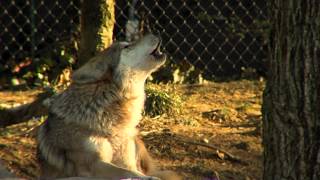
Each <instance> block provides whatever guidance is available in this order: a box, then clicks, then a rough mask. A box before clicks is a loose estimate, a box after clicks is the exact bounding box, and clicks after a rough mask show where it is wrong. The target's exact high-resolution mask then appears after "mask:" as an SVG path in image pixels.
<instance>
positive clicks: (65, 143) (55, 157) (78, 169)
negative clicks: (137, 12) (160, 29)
mask: <svg viewBox="0 0 320 180" xmlns="http://www.w3.org/2000/svg"><path fill="white" fill-rule="evenodd" d="M159 45H160V40H159V39H158V38H157V37H156V36H153V35H147V36H145V37H144V38H142V39H141V40H140V41H138V42H137V43H135V44H133V45H129V46H128V44H126V43H115V44H113V45H112V46H111V47H110V48H108V49H107V50H106V51H104V52H102V53H100V54H99V55H97V56H95V57H94V58H92V59H91V60H90V61H89V62H88V63H87V64H85V65H84V66H83V67H81V68H80V69H79V70H77V71H75V73H74V74H73V82H72V84H71V85H70V87H69V88H68V89H66V90H65V91H64V92H62V93H60V94H59V95H57V96H56V97H55V98H54V99H53V100H52V101H51V102H50V105H49V115H48V119H47V120H46V122H44V124H43V125H42V126H41V127H40V129H39V132H38V157H39V161H40V165H41V168H42V173H41V178H43V179H46V178H58V177H72V176H82V177H104V178H108V179H120V178H121V177H123V178H124V177H137V176H139V177H141V178H145V179H146V178H148V177H146V176H145V175H156V176H158V177H161V178H163V179H175V178H174V175H173V174H172V176H171V175H170V174H171V173H168V172H163V173H161V172H156V171H155V169H154V168H153V165H152V162H151V158H150V157H149V155H148V153H147V151H146V149H145V147H144V144H143V143H142V142H141V141H140V140H139V139H137V137H136V136H137V132H138V131H137V129H136V126H137V125H138V123H139V120H140V118H141V111H142V109H143V105H144V99H145V94H144V82H145V79H146V78H147V76H148V75H149V74H150V73H151V72H153V71H154V70H156V69H157V68H158V67H160V66H161V65H162V64H163V63H164V61H165V55H164V54H162V53H161V52H160V51H159ZM170 176H171V177H172V178H170Z"/></svg>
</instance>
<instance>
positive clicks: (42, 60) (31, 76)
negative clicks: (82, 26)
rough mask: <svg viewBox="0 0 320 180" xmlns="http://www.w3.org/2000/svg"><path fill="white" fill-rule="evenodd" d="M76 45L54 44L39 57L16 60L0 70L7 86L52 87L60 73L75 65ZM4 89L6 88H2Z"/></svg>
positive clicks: (67, 43) (73, 43) (72, 43)
mask: <svg viewBox="0 0 320 180" xmlns="http://www.w3.org/2000/svg"><path fill="white" fill-rule="evenodd" d="M76 52H77V43H76V42H75V41H73V42H71V43H69V42H66V43H62V44H56V45H53V46H51V47H50V48H46V49H44V50H42V51H41V53H40V54H41V55H40V56H35V57H26V58H25V59H16V60H14V62H11V65H7V66H6V67H7V69H3V70H1V69H0V74H5V75H6V82H7V83H4V84H7V86H8V87H9V86H12V87H15V86H41V87H47V86H51V85H54V84H55V83H56V82H57V81H58V80H57V79H58V78H59V76H60V74H61V73H62V71H63V70H64V69H66V68H70V67H71V66H72V65H73V64H74V63H75V56H74V55H75V54H76ZM4 87H6V86H4Z"/></svg>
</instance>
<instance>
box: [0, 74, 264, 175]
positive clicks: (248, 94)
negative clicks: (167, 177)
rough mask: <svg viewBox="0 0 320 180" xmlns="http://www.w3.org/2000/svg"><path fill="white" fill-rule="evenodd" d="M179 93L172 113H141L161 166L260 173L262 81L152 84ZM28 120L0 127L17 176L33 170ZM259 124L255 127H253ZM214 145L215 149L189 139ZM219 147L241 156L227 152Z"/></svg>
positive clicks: (4, 153)
mask: <svg viewBox="0 0 320 180" xmlns="http://www.w3.org/2000/svg"><path fill="white" fill-rule="evenodd" d="M153 87H154V88H157V89H162V90H166V91H167V92H174V93H175V95H178V96H179V97H180V98H181V101H182V104H181V109H180V111H179V112H177V113H173V114H171V115H163V116H156V117H154V118H149V117H145V118H144V119H143V120H142V121H141V123H140V129H141V132H142V133H141V136H142V138H143V140H144V141H145V143H146V144H147V148H148V149H149V151H150V152H151V154H152V155H153V156H154V157H155V159H157V162H158V163H159V165H160V167H162V168H166V169H172V170H175V171H177V172H179V173H180V174H182V175H183V176H184V177H185V179H204V178H213V177H216V176H219V177H220V179H221V180H224V179H226V180H233V179H234V180H242V179H243V180H249V179H251V180H253V179H261V174H262V147H261V137H260V133H259V127H260V126H261V113H260V108H261V96H262V90H263V88H264V83H263V82H259V81H247V80H242V81H233V82H227V83H209V84H206V85H176V86H173V85H168V86H167V85H154V86H153ZM38 92H39V91H25V92H0V99H1V102H0V105H3V106H4V105H5V106H8V104H9V105H10V104H19V103H23V102H28V101H30V100H32V97H34V96H35V95H36V94H37V93H38ZM40 122H41V121H29V122H27V123H22V124H18V125H14V126H10V127H8V128H6V129H0V137H1V138H0V157H1V160H3V163H4V164H5V166H7V167H8V168H9V169H10V170H11V171H12V172H14V173H16V174H17V175H18V176H20V177H25V178H30V179H31V178H34V177H36V176H37V174H38V166H37V163H36V161H35V142H34V132H35V131H34V130H33V128H34V127H36V126H37V125H39V124H40ZM257 127H258V128H257ZM190 141H192V142H196V143H198V142H200V143H203V144H209V145H213V146H215V147H216V148H218V149H219V150H220V151H219V150H218V151H217V150H216V149H210V148H207V147H203V146H199V145H194V144H192V143H189V142H190ZM223 150H225V151H227V152H229V153H231V154H233V155H234V156H236V157H238V158H239V159H240V160H241V162H236V161H232V160H230V159H228V158H227V154H225V153H223Z"/></svg>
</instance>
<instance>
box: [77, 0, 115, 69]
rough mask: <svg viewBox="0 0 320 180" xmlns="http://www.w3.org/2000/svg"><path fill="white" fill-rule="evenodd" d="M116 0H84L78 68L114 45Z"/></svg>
mask: <svg viewBox="0 0 320 180" xmlns="http://www.w3.org/2000/svg"><path fill="white" fill-rule="evenodd" d="M114 5H115V0H95V1H91V0H84V1H83V3H82V5H81V13H82V14H81V25H80V26H81V39H80V50H79V59H78V66H81V65H83V64H84V63H86V62H87V61H88V60H89V59H90V58H91V57H93V56H94V55H95V54H96V53H97V52H99V51H101V50H103V49H105V48H107V47H108V46H109V45H110V44H111V43H112V35H113V26H114V22H115V17H114Z"/></svg>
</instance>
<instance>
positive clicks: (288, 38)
mask: <svg viewBox="0 0 320 180" xmlns="http://www.w3.org/2000/svg"><path fill="white" fill-rule="evenodd" d="M269 8H270V10H271V11H270V15H271V20H270V23H271V30H270V34H269V35H270V36H269V40H270V41H269V50H270V52H269V54H270V55H269V61H270V70H269V76H268V79H267V85H266V89H265V91H264V97H263V145H264V175H263V179H264V180H282V179H283V180H284V179H288V180H289V179H290V180H319V179H320V115H319V113H320V72H319V71H320V65H319V60H320V44H319V43H320V42H319V41H320V2H319V1H318V0H271V3H270V7H269Z"/></svg>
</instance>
